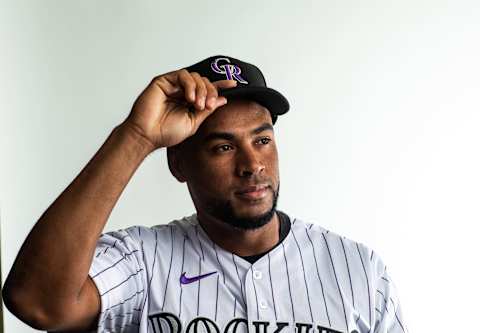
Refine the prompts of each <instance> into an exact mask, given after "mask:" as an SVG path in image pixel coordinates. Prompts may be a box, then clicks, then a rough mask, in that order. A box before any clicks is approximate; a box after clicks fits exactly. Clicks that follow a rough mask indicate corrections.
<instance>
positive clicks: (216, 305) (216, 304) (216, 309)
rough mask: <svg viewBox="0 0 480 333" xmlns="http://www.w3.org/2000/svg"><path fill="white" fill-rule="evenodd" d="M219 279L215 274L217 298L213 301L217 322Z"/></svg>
mask: <svg viewBox="0 0 480 333" xmlns="http://www.w3.org/2000/svg"><path fill="white" fill-rule="evenodd" d="M219 279H220V277H219V276H218V274H217V297H216V299H215V321H217V313H218V280H219Z"/></svg>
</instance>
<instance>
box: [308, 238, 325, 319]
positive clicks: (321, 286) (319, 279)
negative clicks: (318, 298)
mask: <svg viewBox="0 0 480 333" xmlns="http://www.w3.org/2000/svg"><path fill="white" fill-rule="evenodd" d="M305 233H306V234H307V237H308V240H309V241H310V244H311V245H312V252H313V259H315V267H316V268H317V276H318V281H320V288H321V289H322V296H323V304H325V311H326V313H327V319H328V325H329V326H332V323H331V321H330V315H329V314H328V307H327V300H326V299H325V292H324V290H323V283H322V279H321V278H320V272H319V270H318V261H317V255H316V254H315V246H313V242H312V239H311V238H310V235H309V234H308V230H307V229H305Z"/></svg>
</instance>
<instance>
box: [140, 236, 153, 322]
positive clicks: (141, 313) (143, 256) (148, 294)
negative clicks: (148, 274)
mask: <svg viewBox="0 0 480 333" xmlns="http://www.w3.org/2000/svg"><path fill="white" fill-rule="evenodd" d="M138 234H139V235H140V231H139V232H138ZM140 248H141V249H142V259H143V262H145V263H146V262H147V259H146V258H145V257H146V255H145V249H144V248H143V240H142V241H140ZM147 297H148V298H149V299H150V289H148V286H147V292H146V293H145V299H146V298H147ZM144 310H145V301H144V302H143V304H142V307H141V310H140V318H141V317H142V315H143V311H144ZM147 326H148V324H147Z"/></svg>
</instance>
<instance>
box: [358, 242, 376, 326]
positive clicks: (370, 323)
mask: <svg viewBox="0 0 480 333" xmlns="http://www.w3.org/2000/svg"><path fill="white" fill-rule="evenodd" d="M356 245H357V252H358V257H359V258H360V261H361V263H362V267H363V272H364V273H365V281H366V282H367V293H368V324H369V325H370V329H369V332H370V331H371V329H372V327H373V323H372V300H371V299H370V283H369V281H368V274H367V270H366V269H365V264H364V263H363V259H362V254H361V253H360V248H359V246H358V243H356Z"/></svg>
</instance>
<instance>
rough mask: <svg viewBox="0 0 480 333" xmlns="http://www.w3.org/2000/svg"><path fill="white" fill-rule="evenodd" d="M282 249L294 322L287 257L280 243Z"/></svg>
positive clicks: (293, 314)
mask: <svg viewBox="0 0 480 333" xmlns="http://www.w3.org/2000/svg"><path fill="white" fill-rule="evenodd" d="M282 248H283V258H284V259H285V268H286V269H287V282H288V294H289V295H290V305H291V306H292V316H293V321H294V322H295V310H294V309H293V299H292V290H291V287H290V274H289V273H288V263H287V255H286V254H285V245H284V244H283V243H282Z"/></svg>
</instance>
